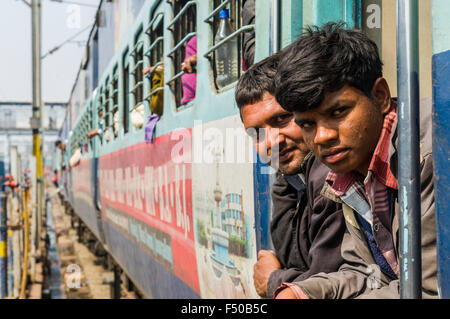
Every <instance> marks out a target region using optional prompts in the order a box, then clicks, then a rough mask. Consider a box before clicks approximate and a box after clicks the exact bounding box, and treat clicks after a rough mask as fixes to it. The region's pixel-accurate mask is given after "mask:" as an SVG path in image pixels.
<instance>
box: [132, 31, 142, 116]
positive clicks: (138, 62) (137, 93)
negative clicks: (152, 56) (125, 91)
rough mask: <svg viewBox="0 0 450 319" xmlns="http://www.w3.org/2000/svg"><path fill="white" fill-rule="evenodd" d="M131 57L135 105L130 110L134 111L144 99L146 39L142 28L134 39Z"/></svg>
mask: <svg viewBox="0 0 450 319" xmlns="http://www.w3.org/2000/svg"><path fill="white" fill-rule="evenodd" d="M130 57H132V58H133V59H132V60H133V65H134V66H133V69H132V70H131V74H132V79H133V84H132V89H131V91H130V94H131V96H132V97H133V99H132V101H133V107H132V109H131V110H130V112H133V111H134V110H136V109H137V108H139V107H142V106H141V105H142V102H143V100H144V79H143V74H142V71H143V69H144V39H143V32H142V28H141V29H140V30H139V31H138V32H137V34H136V37H135V39H134V47H133V50H132V51H131V52H130Z"/></svg>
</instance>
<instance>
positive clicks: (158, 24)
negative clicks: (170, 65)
mask: <svg viewBox="0 0 450 319" xmlns="http://www.w3.org/2000/svg"><path fill="white" fill-rule="evenodd" d="M145 33H146V34H147V36H148V39H149V43H150V46H149V48H148V50H147V51H145V52H144V56H145V57H147V59H148V61H149V65H150V66H151V68H152V69H151V71H149V72H147V73H146V74H145V76H144V77H145V79H147V80H148V81H149V82H150V83H149V87H150V93H149V94H148V95H147V96H145V97H144V99H145V100H147V101H149V102H150V100H151V98H152V96H153V95H154V94H156V93H158V92H161V91H164V85H163V86H161V87H158V88H155V89H153V85H152V79H153V75H154V73H155V71H156V69H157V68H158V67H161V66H163V65H164V61H163V57H164V13H163V12H158V13H156V14H155V16H154V17H153V19H152V20H151V21H150V23H149V26H148V28H147V29H146V30H145Z"/></svg>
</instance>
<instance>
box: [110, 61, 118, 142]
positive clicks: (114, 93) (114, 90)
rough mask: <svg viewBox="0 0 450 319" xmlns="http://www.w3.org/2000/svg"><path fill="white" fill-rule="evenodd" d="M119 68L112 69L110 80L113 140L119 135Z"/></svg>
mask: <svg viewBox="0 0 450 319" xmlns="http://www.w3.org/2000/svg"><path fill="white" fill-rule="evenodd" d="M118 70H119V67H118V66H117V65H116V66H115V67H114V69H113V75H112V79H111V108H112V118H113V121H112V122H113V123H112V127H113V133H114V138H117V136H118V135H119V73H118Z"/></svg>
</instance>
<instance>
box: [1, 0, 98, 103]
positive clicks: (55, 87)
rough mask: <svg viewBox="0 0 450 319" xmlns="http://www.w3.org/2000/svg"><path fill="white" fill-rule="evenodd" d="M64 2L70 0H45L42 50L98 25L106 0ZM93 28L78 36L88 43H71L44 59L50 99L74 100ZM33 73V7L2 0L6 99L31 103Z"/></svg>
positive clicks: (44, 96) (44, 91)
mask: <svg viewBox="0 0 450 319" xmlns="http://www.w3.org/2000/svg"><path fill="white" fill-rule="evenodd" d="M59 1H61V0H59ZM62 1H63V2H67V3H58V2H54V1H52V0H41V3H42V22H41V23H42V27H41V28H42V52H41V54H42V55H44V54H46V53H47V52H48V51H49V50H51V49H53V48H54V47H56V46H58V45H60V44H61V43H63V42H64V41H66V40H67V39H69V38H71V37H72V36H73V35H75V34H77V33H79V32H80V31H82V30H83V29H85V28H86V27H88V26H92V24H93V23H94V18H95V13H96V10H97V6H98V4H99V2H100V0H62ZM28 2H31V0H28ZM74 3H80V4H87V5H89V6H83V5H78V4H74ZM90 30H91V28H90V27H89V28H88V29H86V30H85V31H83V32H82V33H81V34H80V35H79V36H77V37H76V38H75V39H74V41H81V42H82V44H81V43H80V44H78V43H67V44H65V45H63V46H62V47H61V48H60V49H59V50H57V51H55V52H54V53H53V54H51V55H47V56H46V57H45V58H44V59H43V60H42V100H43V101H44V102H67V101H68V100H69V97H70V92H71V90H72V87H73V85H74V82H75V79H76V76H77V73H78V70H79V67H80V63H81V59H82V57H83V54H84V51H85V44H86V41H87V39H88V36H89V33H90ZM31 77H32V70H31V9H30V8H29V7H28V6H27V5H26V4H25V3H24V2H23V0H0V101H24V102H31V100H32V83H31V81H32V80H31Z"/></svg>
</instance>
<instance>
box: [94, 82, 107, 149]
mask: <svg viewBox="0 0 450 319" xmlns="http://www.w3.org/2000/svg"><path fill="white" fill-rule="evenodd" d="M95 109H96V112H97V115H96V117H95V118H96V119H97V123H96V126H97V129H98V130H102V132H101V134H99V136H98V137H99V140H100V145H103V134H104V130H105V127H104V125H102V124H101V123H100V120H101V119H100V116H99V114H98V113H99V112H100V111H102V114H103V116H104V114H105V110H104V109H103V85H101V86H100V87H99V89H98V97H97V99H96V108H95ZM103 116H102V117H103ZM103 123H104V118H103Z"/></svg>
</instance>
